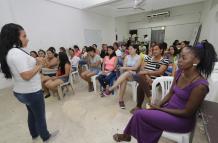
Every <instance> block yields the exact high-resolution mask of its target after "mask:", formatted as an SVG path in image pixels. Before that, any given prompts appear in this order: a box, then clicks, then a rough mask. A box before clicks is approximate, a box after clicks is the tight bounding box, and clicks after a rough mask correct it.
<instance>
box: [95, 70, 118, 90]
mask: <svg viewBox="0 0 218 143" xmlns="http://www.w3.org/2000/svg"><path fill="white" fill-rule="evenodd" d="M115 78H116V72H111V73H110V74H109V75H108V76H107V75H103V74H101V75H99V76H98V81H99V83H100V84H101V86H102V87H103V88H106V86H107V85H111V84H112V83H113V81H114V80H115Z"/></svg>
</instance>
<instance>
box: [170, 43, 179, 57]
mask: <svg viewBox="0 0 218 143" xmlns="http://www.w3.org/2000/svg"><path fill="white" fill-rule="evenodd" d="M170 47H173V50H174V54H173V56H176V55H177V54H178V53H179V51H178V49H177V47H176V46H174V45H171V46H170ZM169 51H170V49H169Z"/></svg>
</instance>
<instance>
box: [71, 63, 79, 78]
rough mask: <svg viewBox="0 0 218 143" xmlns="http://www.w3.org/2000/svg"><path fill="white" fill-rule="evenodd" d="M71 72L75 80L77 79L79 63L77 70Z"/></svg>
mask: <svg viewBox="0 0 218 143" xmlns="http://www.w3.org/2000/svg"><path fill="white" fill-rule="evenodd" d="M71 74H72V76H73V80H75V79H76V75H77V76H79V71H78V65H77V67H76V71H72V73H71Z"/></svg>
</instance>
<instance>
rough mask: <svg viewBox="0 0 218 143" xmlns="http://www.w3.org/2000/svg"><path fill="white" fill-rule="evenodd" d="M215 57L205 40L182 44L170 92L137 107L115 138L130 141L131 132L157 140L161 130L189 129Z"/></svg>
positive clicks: (145, 142)
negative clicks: (189, 44)
mask: <svg viewBox="0 0 218 143" xmlns="http://www.w3.org/2000/svg"><path fill="white" fill-rule="evenodd" d="M216 61H217V54H216V52H215V50H214V47H213V45H211V44H210V43H208V42H207V41H202V43H200V44H197V45H196V46H195V47H185V48H183V49H182V52H181V54H180V58H179V62H178V66H179V70H178V71H177V72H176V75H175V78H174V81H173V84H172V86H171V89H170V91H169V93H168V94H167V95H166V96H165V97H164V98H163V100H162V101H161V102H160V103H159V104H158V105H151V108H150V109H147V110H146V109H145V110H144V109H143V110H138V111H136V112H135V113H134V115H133V117H132V118H131V119H130V121H129V123H128V125H127V126H126V129H125V130H124V133H123V134H115V135H114V136H113V137H114V140H115V141H117V142H121V141H126V142H130V141H131V136H133V137H135V138H136V139H137V141H138V143H157V142H158V140H159V139H160V137H161V135H162V132H163V131H167V132H176V133H188V132H190V131H191V130H193V128H194V126H195V114H196V111H197V109H198V108H199V106H200V105H201V104H202V102H203V101H204V98H205V96H206V95H207V93H208V91H209V88H208V81H207V80H206V79H207V78H208V77H209V76H210V75H211V72H212V71H213V68H214V65H215V62H216ZM172 125H173V126H172Z"/></svg>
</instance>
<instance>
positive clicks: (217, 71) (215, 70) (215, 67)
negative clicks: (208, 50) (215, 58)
mask: <svg viewBox="0 0 218 143" xmlns="http://www.w3.org/2000/svg"><path fill="white" fill-rule="evenodd" d="M213 73H218V62H216V63H215V66H214V69H213Z"/></svg>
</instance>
